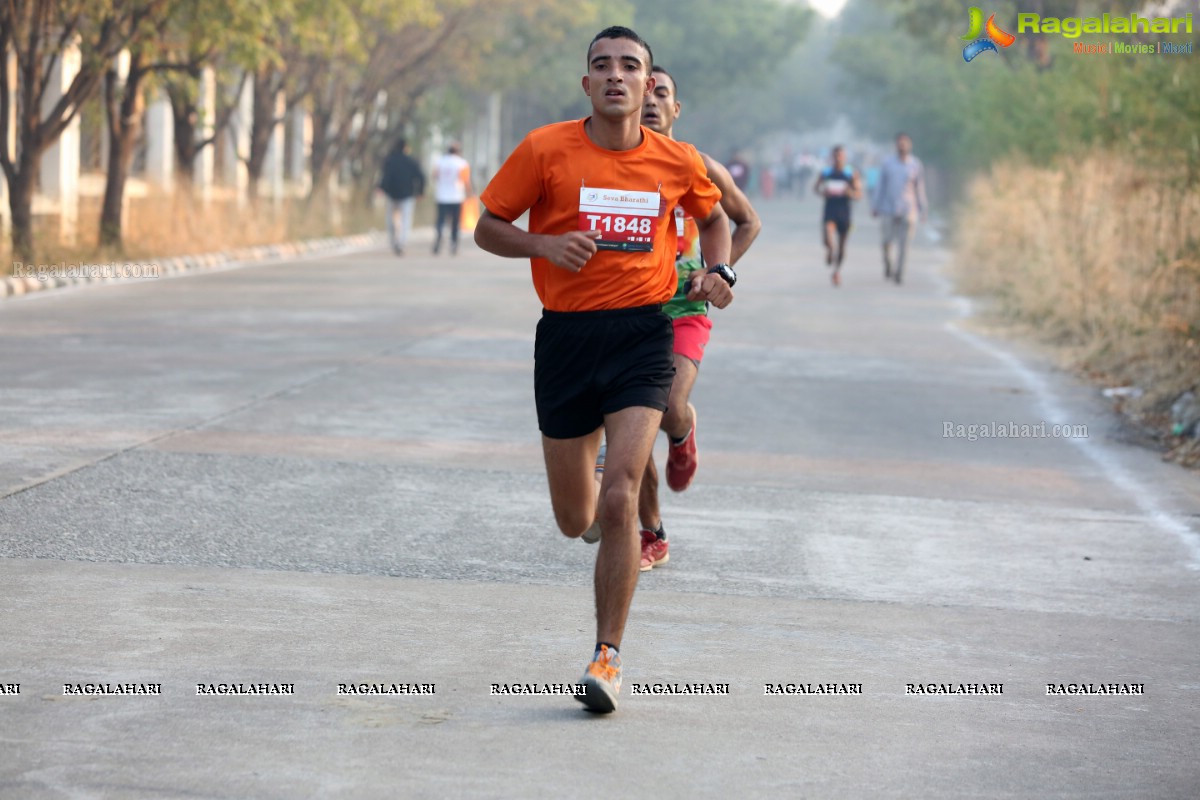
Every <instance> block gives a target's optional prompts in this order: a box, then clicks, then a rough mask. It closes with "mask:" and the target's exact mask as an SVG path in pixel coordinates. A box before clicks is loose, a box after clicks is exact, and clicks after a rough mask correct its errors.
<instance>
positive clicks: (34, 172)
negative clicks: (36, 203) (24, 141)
mask: <svg viewBox="0 0 1200 800" xmlns="http://www.w3.org/2000/svg"><path fill="white" fill-rule="evenodd" d="M39 158H40V155H35V156H33V157H32V158H29V157H27V156H26V154H25V153H21V157H20V158H19V159H18V161H19V166H18V168H17V170H16V174H15V175H14V176H13V180H11V181H9V183H8V209H9V213H10V214H11V215H12V251H13V256H14V257H15V258H17V259H18V260H20V261H22V262H24V263H30V262H32V261H33V255H34V253H33V191H34V188H35V187H36V186H37V179H38V160H39Z"/></svg>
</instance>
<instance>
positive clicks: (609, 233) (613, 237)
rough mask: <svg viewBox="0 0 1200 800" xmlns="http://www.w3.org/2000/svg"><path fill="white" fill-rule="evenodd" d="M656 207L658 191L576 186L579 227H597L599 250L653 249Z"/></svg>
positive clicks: (643, 251) (594, 229)
mask: <svg viewBox="0 0 1200 800" xmlns="http://www.w3.org/2000/svg"><path fill="white" fill-rule="evenodd" d="M658 211H659V194H658V192H626V191H621V190H619V189H592V188H589V187H587V186H585V187H583V188H581V189H580V190H579V230H581V231H600V238H599V239H598V240H597V241H596V247H597V248H598V249H600V250H621V251H625V252H632V253H649V252H650V251H652V250H653V249H654V233H655V225H656V224H657V223H658Z"/></svg>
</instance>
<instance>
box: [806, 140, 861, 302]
mask: <svg viewBox="0 0 1200 800" xmlns="http://www.w3.org/2000/svg"><path fill="white" fill-rule="evenodd" d="M813 191H815V192H816V193H817V194H819V195H820V196H821V197H824V198H825V210H824V213H823V215H822V217H821V236H822V238H823V241H824V243H825V263H826V264H828V265H829V266H831V267H833V273H832V274H831V275H830V280H832V281H833V285H834V286H840V285H841V283H842V277H841V272H842V260H843V259H844V258H845V256H846V239H847V238H848V237H849V236H850V202H851V201H852V200H857V199H858V198H859V197H861V196H862V186H861V185H860V184H859V182H858V173H857V172H855V171H854V167H851V166H849V165H848V164H847V163H846V149H845V148H844V147H842V146H841V145H840V144H839V145H837V146H836V147H834V148H833V165H832V166H828V167H826V168H825V169H823V170H821V174H820V175H818V176H817V182H816V183H815V184H813Z"/></svg>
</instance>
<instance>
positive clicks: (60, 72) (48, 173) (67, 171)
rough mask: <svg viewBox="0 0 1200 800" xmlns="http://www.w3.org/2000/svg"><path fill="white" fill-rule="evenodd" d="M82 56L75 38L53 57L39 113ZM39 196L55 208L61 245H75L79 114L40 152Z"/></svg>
mask: <svg viewBox="0 0 1200 800" xmlns="http://www.w3.org/2000/svg"><path fill="white" fill-rule="evenodd" d="M81 59H82V56H81V55H80V52H79V39H78V37H76V38H75V39H74V40H73V41H71V42H70V43H68V44H67V46H66V47H64V48H63V50H62V52H61V53H60V54H59V57H58V58H57V59H55V61H54V65H53V68H52V69H51V71H50V74H49V76H48V77H49V83H48V84H47V87H46V94H45V95H44V96H43V97H42V109H41V113H42V116H43V117H48V116H49V115H50V112H51V111H52V110H53V109H54V106H55V104H57V103H58V101H59V99H60V98H61V97H62V96H63V95H64V94H65V93H66V91H67V89H69V88H70V86H71V82H72V81H74V80H75V76H76V75H78V74H79V68H80V65H81ZM38 177H39V184H40V188H41V191H42V195H43V196H44V197H45V198H46V199H48V200H50V201H51V202H52V203H54V204H55V205H56V206H57V208H58V219H59V240H60V241H61V242H62V244H65V245H73V244H75V237H76V233H77V230H78V226H79V115H78V114H76V115H75V117H74V119H72V120H71V122H70V124H68V125H67V127H66V129H65V130H64V131H63V133H62V136H60V137H59V139H58V141H56V142H55V143H54V144H53V145H51V146H50V148H49V149H47V150H46V152H45V153H43V154H42V159H41V165H40V169H39V172H38Z"/></svg>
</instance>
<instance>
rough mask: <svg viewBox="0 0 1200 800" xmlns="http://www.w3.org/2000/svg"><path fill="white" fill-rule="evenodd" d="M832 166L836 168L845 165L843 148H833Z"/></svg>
mask: <svg viewBox="0 0 1200 800" xmlns="http://www.w3.org/2000/svg"><path fill="white" fill-rule="evenodd" d="M833 166H834V167H835V168H837V169H841V168H842V167H844V166H846V151H845V150H834V151H833Z"/></svg>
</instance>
